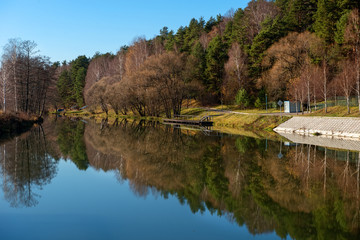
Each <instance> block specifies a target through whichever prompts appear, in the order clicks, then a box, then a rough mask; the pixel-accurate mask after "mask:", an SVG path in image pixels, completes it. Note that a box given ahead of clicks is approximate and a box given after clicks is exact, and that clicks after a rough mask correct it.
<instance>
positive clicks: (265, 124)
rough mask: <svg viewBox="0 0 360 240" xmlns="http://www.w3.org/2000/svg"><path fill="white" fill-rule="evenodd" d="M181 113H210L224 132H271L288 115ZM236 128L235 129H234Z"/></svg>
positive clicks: (197, 111) (196, 114)
mask: <svg viewBox="0 0 360 240" xmlns="http://www.w3.org/2000/svg"><path fill="white" fill-rule="evenodd" d="M181 114H182V115H188V116H191V117H192V119H200V118H201V117H203V116H205V115H211V116H212V121H213V122H214V127H217V128H220V127H223V128H226V129H227V130H226V132H229V131H230V129H233V131H232V132H239V131H244V130H245V131H267V132H272V129H273V128H275V127H276V126H278V125H279V124H281V123H283V122H285V121H286V120H288V119H289V117H286V116H283V117H280V116H274V115H268V116H266V115H260V114H256V113H252V114H236V113H224V112H219V111H212V110H207V109H205V108H200V107H193V108H184V109H183V110H182V112H181ZM64 115H65V116H68V117H80V118H95V119H98V120H101V119H106V118H107V119H109V120H111V119H116V118H130V119H138V120H157V121H162V119H164V118H165V116H161V117H158V118H157V117H139V116H137V115H132V114H130V115H126V116H124V115H116V114H115V113H114V112H112V111H110V112H109V114H108V115H106V114H105V113H103V112H100V111H99V112H95V113H90V112H87V111H67V112H65V113H64ZM235 129H236V131H235Z"/></svg>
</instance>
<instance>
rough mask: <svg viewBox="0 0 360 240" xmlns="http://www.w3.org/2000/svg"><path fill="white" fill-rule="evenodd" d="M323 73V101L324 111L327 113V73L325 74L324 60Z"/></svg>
mask: <svg viewBox="0 0 360 240" xmlns="http://www.w3.org/2000/svg"><path fill="white" fill-rule="evenodd" d="M323 74H324V89H323V91H324V102H325V113H327V74H326V62H325V60H324V63H323Z"/></svg>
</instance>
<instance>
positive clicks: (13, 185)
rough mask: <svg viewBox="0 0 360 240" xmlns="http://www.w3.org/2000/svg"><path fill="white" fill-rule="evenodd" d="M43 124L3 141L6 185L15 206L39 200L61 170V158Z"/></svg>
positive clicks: (1, 155) (0, 156) (1, 157)
mask: <svg viewBox="0 0 360 240" xmlns="http://www.w3.org/2000/svg"><path fill="white" fill-rule="evenodd" d="M58 159H59V158H58V157H57V156H56V154H53V152H52V149H51V145H49V144H48V143H47V139H46V135H45V133H44V130H43V128H42V127H41V126H40V127H37V128H34V129H32V130H31V131H30V132H28V133H26V134H23V135H21V136H18V137H15V138H14V139H13V140H10V141H7V142H5V143H2V144H1V145H0V165H1V175H2V189H3V192H4V196H5V199H6V200H7V201H8V202H9V203H10V205H11V206H12V207H22V206H25V207H32V206H35V205H36V204H38V198H39V197H40V195H39V194H38V192H37V190H41V189H42V187H43V186H44V185H46V184H49V183H50V181H51V179H52V178H53V177H54V176H55V175H56V172H57V160H58Z"/></svg>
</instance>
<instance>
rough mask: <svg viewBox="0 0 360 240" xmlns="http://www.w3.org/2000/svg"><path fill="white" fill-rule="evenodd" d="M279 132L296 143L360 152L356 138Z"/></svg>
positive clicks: (359, 145) (359, 142)
mask: <svg viewBox="0 0 360 240" xmlns="http://www.w3.org/2000/svg"><path fill="white" fill-rule="evenodd" d="M279 134H280V135H281V136H283V137H286V138H287V139H289V140H290V141H291V142H295V143H301V144H310V145H315V146H322V147H327V148H335V149H346V150H351V151H359V152H360V141H356V140H350V139H341V138H324V137H316V136H305V135H299V134H295V133H285V132H279Z"/></svg>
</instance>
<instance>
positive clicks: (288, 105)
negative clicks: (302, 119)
mask: <svg viewBox="0 0 360 240" xmlns="http://www.w3.org/2000/svg"><path fill="white" fill-rule="evenodd" d="M284 112H286V113H296V112H301V107H300V102H290V101H285V102H284Z"/></svg>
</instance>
